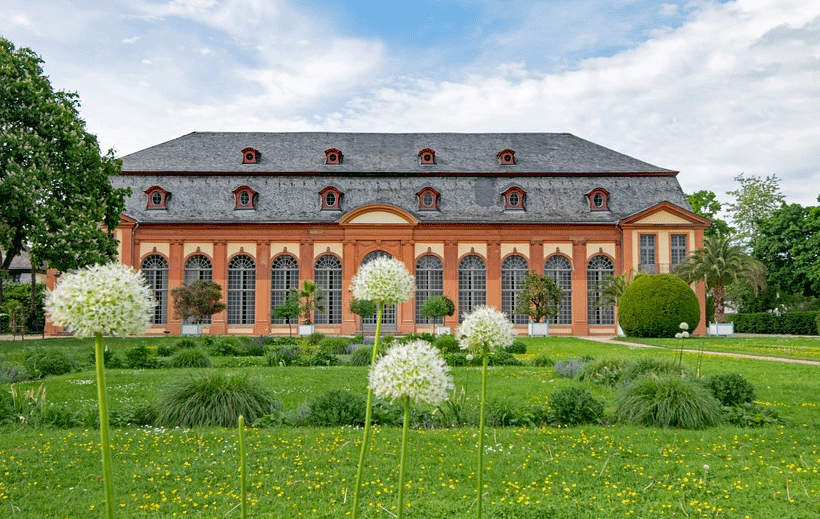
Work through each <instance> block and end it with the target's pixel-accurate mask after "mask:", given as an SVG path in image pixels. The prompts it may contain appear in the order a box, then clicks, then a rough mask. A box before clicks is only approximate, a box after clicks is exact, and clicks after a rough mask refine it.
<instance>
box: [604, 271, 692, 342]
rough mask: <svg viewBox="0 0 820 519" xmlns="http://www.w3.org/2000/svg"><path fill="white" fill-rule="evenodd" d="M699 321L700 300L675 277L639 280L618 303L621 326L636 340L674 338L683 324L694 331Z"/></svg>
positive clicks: (661, 276)
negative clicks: (641, 338)
mask: <svg viewBox="0 0 820 519" xmlns="http://www.w3.org/2000/svg"><path fill="white" fill-rule="evenodd" d="M699 322H700V305H699V304H698V297H697V296H696V295H695V292H694V291H693V290H692V289H691V288H690V287H689V285H687V284H686V282H685V281H683V280H682V279H680V278H679V277H677V276H673V275H672V274H653V275H648V276H639V277H637V278H636V279H635V281H633V282H632V283H631V284H630V285H629V286H628V287H627V289H626V291H624V294H623V295H622V296H621V299H620V301H619V304H618V323H619V324H620V325H621V328H623V330H624V332H625V333H626V334H627V335H629V336H633V337H674V336H675V334H676V333H678V332H680V328H679V326H680V323H687V324H688V325H689V329H690V330H694V329H695V328H697V326H698V323H699Z"/></svg>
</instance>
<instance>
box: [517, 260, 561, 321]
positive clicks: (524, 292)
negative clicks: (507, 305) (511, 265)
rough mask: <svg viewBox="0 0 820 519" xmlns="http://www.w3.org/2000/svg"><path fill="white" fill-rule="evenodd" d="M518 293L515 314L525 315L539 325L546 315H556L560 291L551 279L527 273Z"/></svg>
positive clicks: (559, 301)
mask: <svg viewBox="0 0 820 519" xmlns="http://www.w3.org/2000/svg"><path fill="white" fill-rule="evenodd" d="M521 286H522V288H521V291H520V292H519V293H518V298H517V304H516V305H515V313H517V314H525V315H527V316H529V318H530V319H531V320H532V321H533V322H535V323H540V322H541V321H542V320H543V319H544V317H546V316H548V315H556V314H557V313H558V306H559V305H560V303H561V289H560V288H558V285H556V284H555V281H553V279H552V278H550V277H549V276H545V275H543V274H538V273H537V272H527V275H526V277H525V278H524V282H523V283H522V285H521Z"/></svg>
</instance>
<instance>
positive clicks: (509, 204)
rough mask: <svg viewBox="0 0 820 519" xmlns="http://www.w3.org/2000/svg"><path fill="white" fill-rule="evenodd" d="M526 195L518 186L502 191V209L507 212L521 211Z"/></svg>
mask: <svg viewBox="0 0 820 519" xmlns="http://www.w3.org/2000/svg"><path fill="white" fill-rule="evenodd" d="M526 194H527V193H526V192H525V191H524V190H523V189H521V188H520V187H518V186H513V187H511V188H509V189H508V190H506V191H504V209H506V210H508V211H515V210H518V211H523V210H524V196H525V195H526Z"/></svg>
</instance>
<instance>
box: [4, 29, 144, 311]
mask: <svg viewBox="0 0 820 519" xmlns="http://www.w3.org/2000/svg"><path fill="white" fill-rule="evenodd" d="M42 63H43V61H42V60H41V59H40V58H39V57H38V56H37V55H36V54H35V53H34V52H33V51H32V50H31V49H27V48H19V49H16V48H15V46H14V44H12V43H11V42H10V41H8V40H6V39H4V38H0V133H1V134H2V139H0V142H1V143H2V144H1V145H0V200H2V201H3V203H2V204H0V248H2V249H3V251H4V255H3V257H2V258H0V259H2V263H1V264H0V270H3V271H7V270H8V268H9V265H10V264H11V262H12V260H13V259H14V258H15V257H16V256H17V255H19V254H20V253H21V252H22V251H23V250H24V248H25V247H26V246H29V247H30V254H31V260H32V265H38V266H39V265H42V264H43V263H45V264H46V265H47V266H48V267H51V268H56V269H58V270H61V271H67V270H70V269H77V268H80V267H83V266H87V265H91V264H94V263H107V262H108V261H110V260H111V259H113V258H115V257H116V254H117V241H116V240H115V239H114V236H113V230H114V229H116V228H117V226H118V225H119V221H120V213H122V211H123V210H124V207H125V202H124V200H125V196H126V195H127V194H129V190H128V189H114V188H113V187H112V186H111V184H110V182H109V177H110V176H112V175H117V174H118V173H119V170H120V165H119V162H118V161H117V160H115V159H114V152H113V150H109V151H108V153H106V154H104V155H103V154H101V153H100V147H99V144H98V142H97V138H96V137H95V136H94V135H92V134H90V133H88V132H87V131H86V128H85V122H84V121H83V120H82V118H80V115H79V106H80V102H79V98H78V96H77V94H76V93H71V92H63V91H55V90H54V89H53V88H52V86H51V83H50V81H49V79H48V77H46V76H45V75H44V74H43V70H42V67H41V64H42ZM1 300H2V276H0V301H1Z"/></svg>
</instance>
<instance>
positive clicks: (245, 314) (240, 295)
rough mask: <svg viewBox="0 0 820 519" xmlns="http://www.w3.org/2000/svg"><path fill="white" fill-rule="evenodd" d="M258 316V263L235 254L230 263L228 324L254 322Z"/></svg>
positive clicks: (247, 257)
mask: <svg viewBox="0 0 820 519" xmlns="http://www.w3.org/2000/svg"><path fill="white" fill-rule="evenodd" d="M255 316H256V263H255V262H254V261H253V259H251V258H250V256H242V255H240V256H234V257H233V258H232V259H231V261H230V262H229V263H228V324H253V322H254V318H255Z"/></svg>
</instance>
